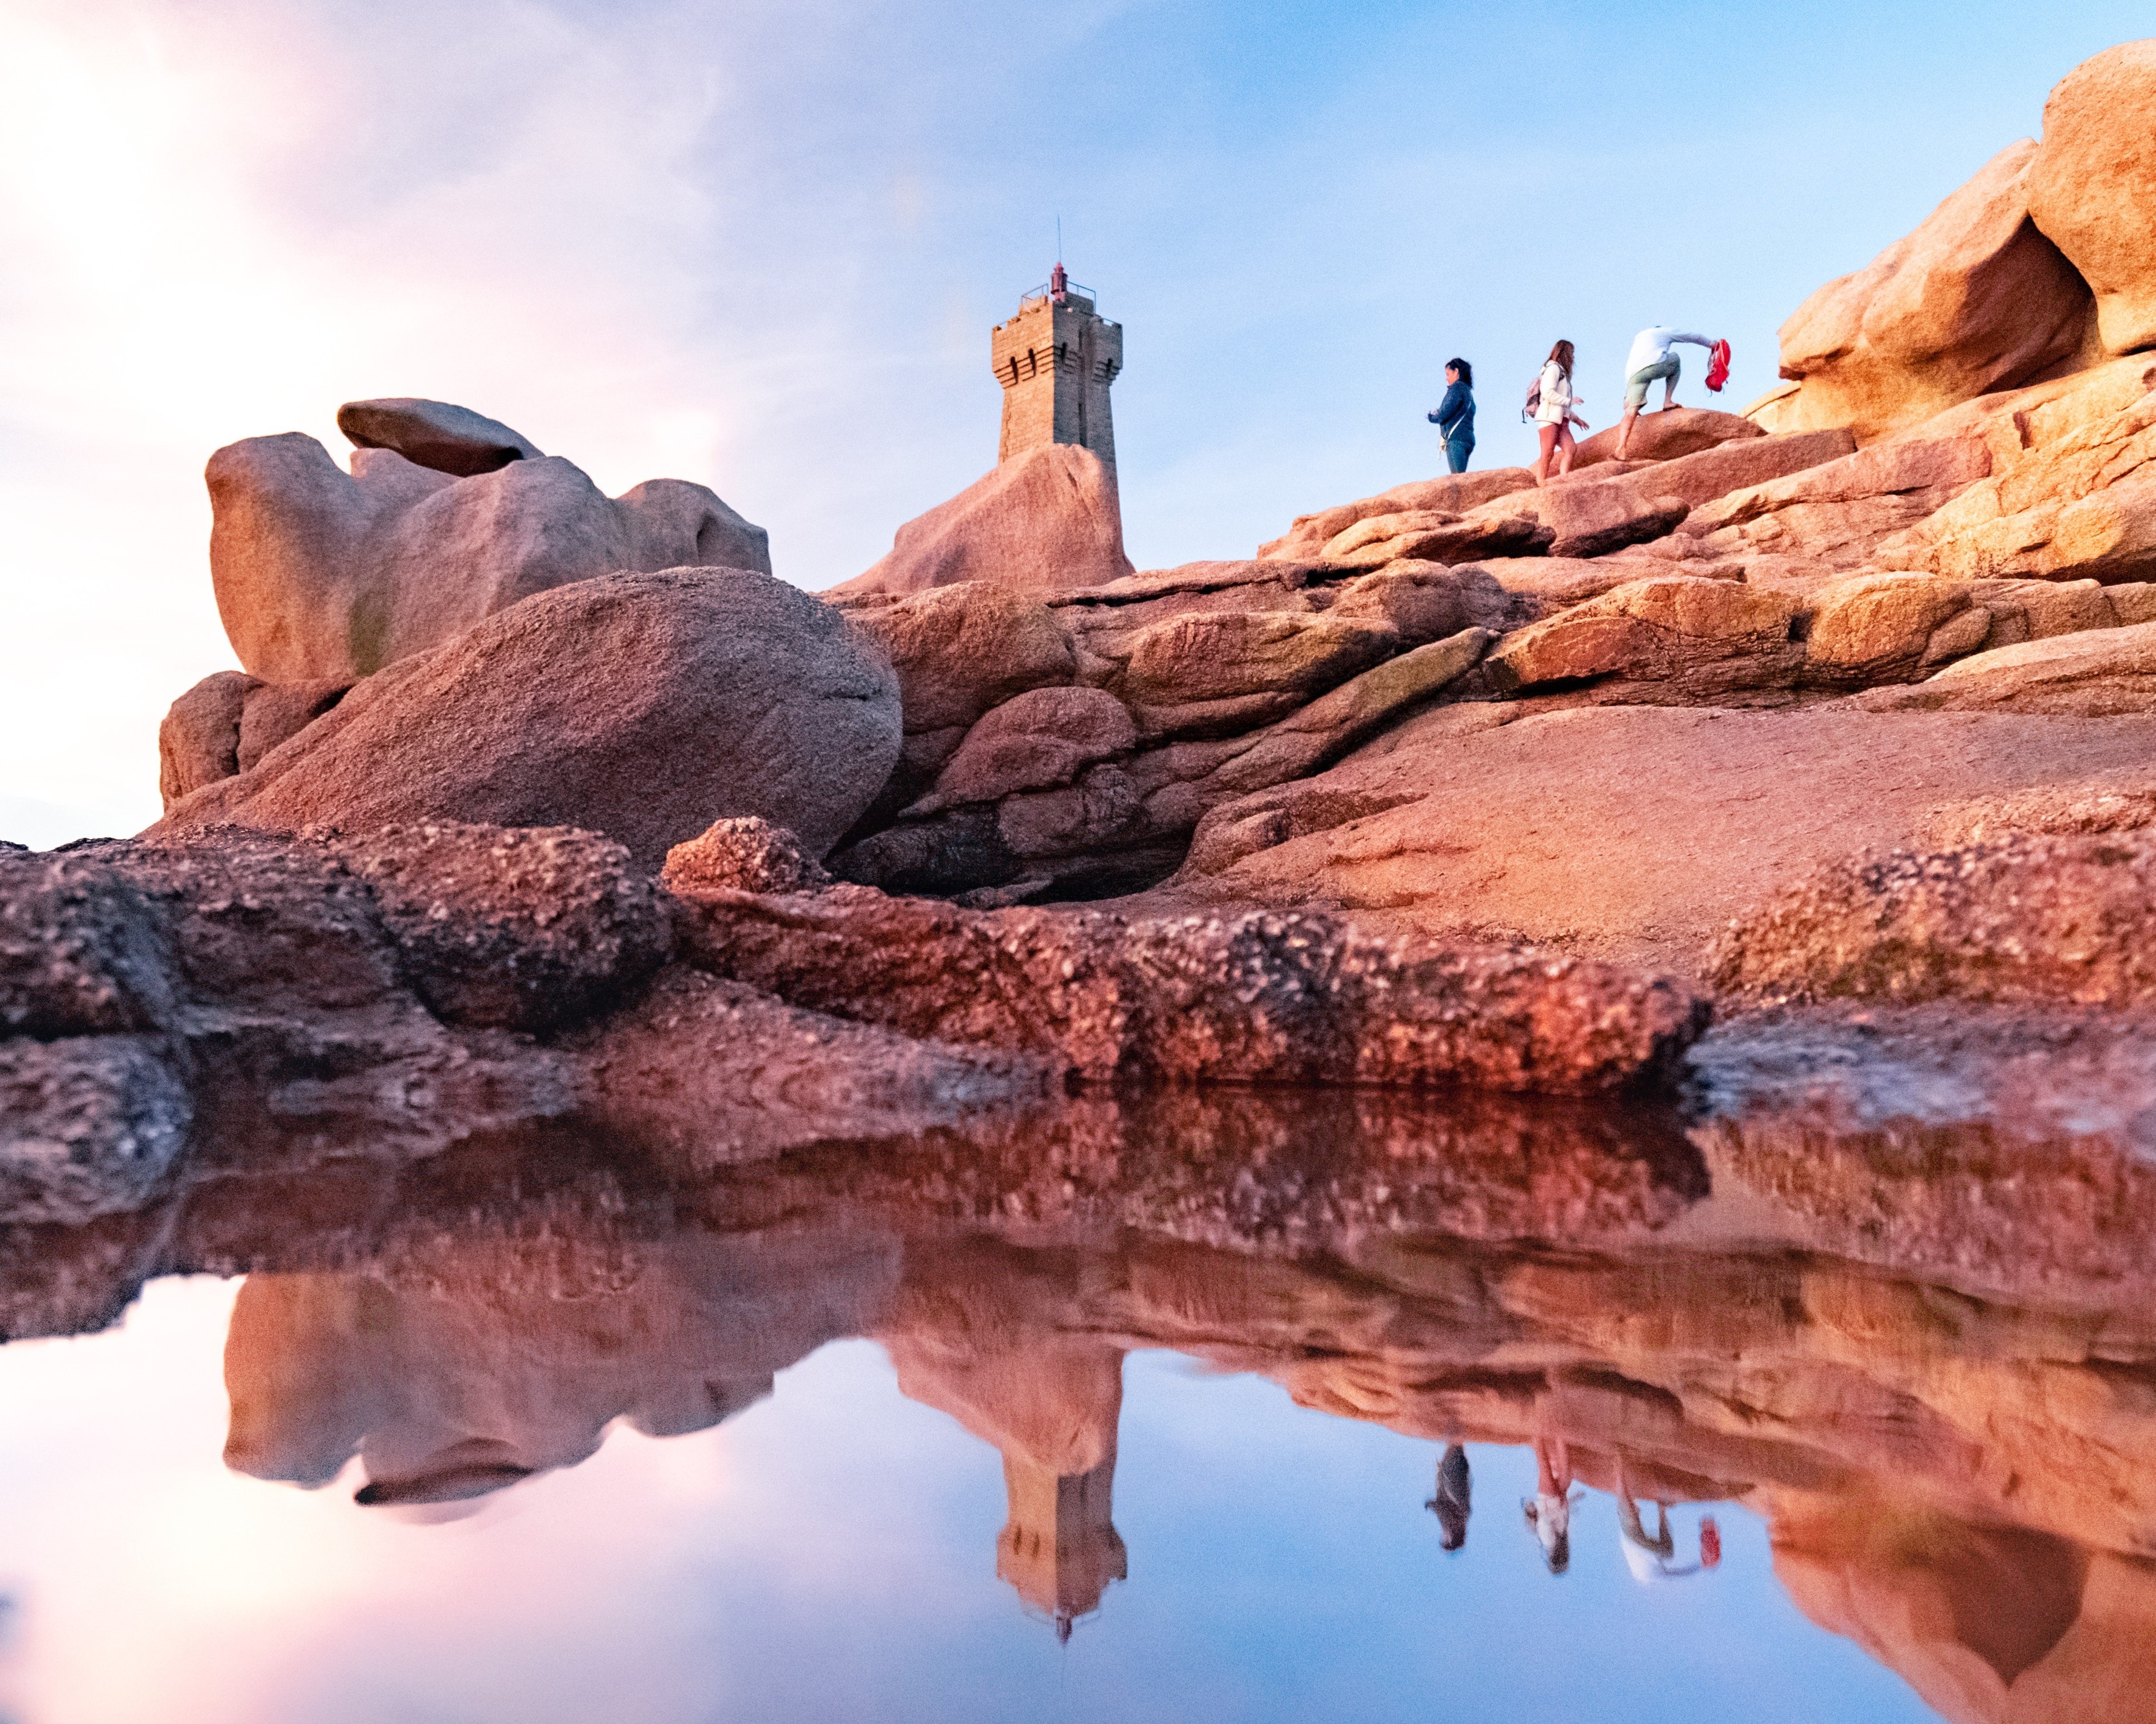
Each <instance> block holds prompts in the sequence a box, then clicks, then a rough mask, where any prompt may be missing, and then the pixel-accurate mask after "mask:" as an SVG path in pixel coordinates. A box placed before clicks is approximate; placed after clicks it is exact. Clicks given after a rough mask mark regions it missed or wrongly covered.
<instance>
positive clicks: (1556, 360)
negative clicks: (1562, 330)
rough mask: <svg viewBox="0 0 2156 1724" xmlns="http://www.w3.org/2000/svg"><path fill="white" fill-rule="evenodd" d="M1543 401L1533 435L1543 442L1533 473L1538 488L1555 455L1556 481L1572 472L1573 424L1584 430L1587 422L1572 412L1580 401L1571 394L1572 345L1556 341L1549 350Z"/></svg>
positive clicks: (1544, 365)
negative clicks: (1551, 458) (1552, 455)
mask: <svg viewBox="0 0 2156 1724" xmlns="http://www.w3.org/2000/svg"><path fill="white" fill-rule="evenodd" d="M1539 387H1541V390H1542V400H1541V401H1540V403H1537V406H1536V408H1535V432H1536V434H1537V436H1539V437H1540V438H1541V439H1542V449H1541V450H1540V452H1539V453H1537V455H1536V456H1535V464H1534V468H1533V469H1532V470H1533V472H1534V475H1535V483H1536V484H1537V485H1541V484H1542V483H1543V481H1544V480H1546V479H1548V476H1549V464H1550V456H1551V454H1553V453H1554V454H1556V456H1557V476H1558V478H1559V479H1562V478H1563V477H1564V475H1566V474H1568V473H1569V472H1571V471H1572V452H1573V449H1575V448H1576V447H1577V446H1578V445H1577V444H1575V443H1574V441H1573V435H1572V428H1573V426H1574V425H1577V426H1578V427H1579V428H1580V429H1581V430H1583V431H1584V430H1585V429H1586V428H1587V421H1586V420H1585V419H1584V418H1581V417H1580V416H1579V415H1578V413H1575V412H1573V408H1576V407H1578V405H1579V404H1580V399H1581V398H1580V397H1578V396H1577V395H1575V394H1573V393H1572V343H1571V342H1569V341H1559V342H1558V344H1557V346H1554V347H1553V348H1551V349H1550V356H1549V358H1548V360H1547V361H1545V362H1544V363H1543V376H1542V382H1541V384H1540V386H1539Z"/></svg>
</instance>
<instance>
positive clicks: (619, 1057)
mask: <svg viewBox="0 0 2156 1724" xmlns="http://www.w3.org/2000/svg"><path fill="white" fill-rule="evenodd" d="M564 1047H565V1049H566V1050H567V1051H568V1052H570V1053H572V1054H574V1055H575V1056H576V1058H577V1061H578V1063H579V1067H580V1071H581V1074H582V1077H583V1101H582V1106H583V1110H584V1111H586V1112H587V1113H588V1115H590V1116H593V1117H594V1118H595V1119H597V1120H598V1121H603V1122H604V1124H605V1125H606V1126H608V1128H609V1129H612V1130H616V1131H625V1132H627V1133H629V1134H630V1135H631V1137H633V1139H634V1142H637V1143H638V1144H639V1146H641V1147H644V1149H645V1150H647V1151H648V1152H649V1151H655V1152H658V1153H659V1155H660V1157H661V1160H662V1162H663V1163H664V1165H665V1167H667V1168H668V1169H669V1170H670V1171H674V1172H696V1171H701V1170H704V1169H707V1168H710V1167H719V1166H724V1165H726V1164H728V1163H731V1162H739V1161H743V1160H747V1159H752V1158H759V1157H768V1156H773V1155H779V1154H783V1153H785V1152H789V1151H794V1150H799V1149H802V1148H805V1147H809V1146H811V1145H816V1144H829V1143H831V1142H846V1141H848V1140H850V1141H852V1142H855V1143H872V1142H881V1141H887V1140H889V1139H891V1138H893V1137H900V1136H901V1135H903V1134H905V1133H907V1132H921V1131H932V1130H936V1129H938V1128H948V1127H951V1126H959V1125H962V1124H964V1123H967V1122H968V1121H978V1120H979V1119H980V1118H982V1117H983V1116H988V1115H993V1113H995V1112H996V1111H998V1110H1009V1109H1014V1108H1015V1109H1019V1110H1023V1109H1024V1108H1026V1107H1029V1106H1033V1105H1034V1104H1037V1103H1039V1101H1042V1100H1044V1099H1045V1097H1046V1096H1047V1095H1049V1094H1050V1090H1051V1086H1052V1085H1051V1080H1052V1078H1053V1076H1054V1071H1053V1068H1052V1066H1051V1065H1050V1064H1049V1063H1048V1062H1046V1061H1044V1060H1039V1059H1035V1058H1030V1057H1028V1056H1027V1054H1024V1053H1023V1052H1020V1051H1017V1050H1015V1049H1012V1048H1011V1047H1009V1046H1008V1045H1006V1046H1004V1047H1001V1048H998V1047H990V1048H959V1047H952V1046H949V1045H946V1044H940V1043H937V1042H932V1041H923V1040H919V1039H915V1038H913V1037H911V1036H910V1035H906V1034H898V1033H896V1032H894V1031H893V1030H891V1029H884V1028H880V1027H879V1026H878V1025H876V1024H862V1023H854V1022H849V1021H846V1020H845V1019H844V1018H833V1017H830V1016H826V1015H824V1014H823V1013H817V1012H810V1011H803V1010H799V1009H798V1008H793V1007H790V1006H787V1005H783V1004H782V1003H780V1002H779V1001H778V1000H776V999H774V998H773V997H772V996H771V995H770V994H769V993H764V992H760V991H759V990H757V988H751V987H746V986H744V985H742V983H737V982H727V981H721V980H719V979H717V978H716V977H711V976H709V975H705V974H702V973H700V972H697V971H695V970H685V969H683V968H681V967H680V966H675V967H673V968H670V969H669V970H667V971H666V972H665V974H664V975H663V976H662V977H660V980H659V981H658V982H657V983H655V984H654V986H653V987H652V988H650V990H649V992H648V993H645V994H644V995H643V996H642V997H641V998H639V999H638V1000H637V1001H635V1002H634V1003H633V1004H632V1005H630V1006H629V1008H627V1009H626V1010H624V1011H621V1012H618V1013H615V1014H614V1015H613V1016H612V1017H610V1018H607V1019H605V1020H604V1021H603V1022H602V1023H599V1024H594V1025H593V1026H592V1027H591V1028H590V1029H587V1030H584V1031H583V1032H581V1033H579V1034H575V1035H572V1036H571V1037H570V1038H569V1039H567V1042H566V1043H565V1044H564Z"/></svg>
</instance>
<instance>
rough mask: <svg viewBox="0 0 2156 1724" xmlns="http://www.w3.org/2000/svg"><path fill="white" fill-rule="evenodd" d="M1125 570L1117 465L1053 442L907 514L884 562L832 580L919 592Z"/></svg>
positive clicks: (848, 590)
mask: <svg viewBox="0 0 2156 1724" xmlns="http://www.w3.org/2000/svg"><path fill="white" fill-rule="evenodd" d="M1130 572H1132V570H1131V560H1130V558H1129V557H1126V556H1125V555H1124V554H1123V513H1122V503H1121V501H1120V500H1118V498H1117V496H1116V476H1115V475H1114V473H1113V472H1112V471H1111V470H1110V469H1108V468H1107V467H1106V466H1104V465H1102V464H1101V458H1100V457H1099V456H1098V455H1096V454H1094V453H1093V452H1092V451H1091V449H1082V448H1081V447H1079V446H1078V445H1077V444H1069V443H1051V444H1042V445H1041V446H1040V447H1039V448H1037V449H1029V450H1027V451H1026V452H1025V453H1024V454H1021V455H1014V456H1012V457H1011V459H1009V460H1008V461H1005V462H1004V463H1003V464H1002V465H1000V466H998V467H997V468H996V469H994V470H993V472H991V473H988V474H987V475H984V476H983V477H982V478H980V479H978V480H975V481H974V482H973V484H971V485H968V486H967V487H966V489H965V490H962V491H960V492H959V493H958V495H957V496H955V497H953V498H952V499H951V500H949V501H948V502H947V503H938V504H937V505H936V506H935V507H934V508H933V509H931V510H930V511H928V512H927V514H926V515H922V516H916V518H915V519H913V520H911V521H908V522H906V525H905V526H902V527H901V528H900V529H899V530H898V533H897V536H896V538H895V539H894V540H893V541H892V543H891V550H890V552H888V553H887V554H886V555H885V557H883V558H882V559H881V560H880V562H877V563H876V564H875V566H874V567H871V568H870V569H869V571H868V572H866V573H865V574H861V575H856V576H855V577H854V578H853V579H852V580H850V581H846V582H841V583H840V584H839V586H837V587H834V588H832V589H831V590H832V592H833V593H840V594H852V593H923V592H926V591H927V590H928V589H929V588H930V587H949V586H953V585H956V584H957V583H958V582H962V581H993V582H998V583H999V584H1001V585H1003V586H1005V587H1017V588H1019V590H1020V591H1022V592H1027V593H1059V592H1063V591H1065V590H1066V589H1068V588H1070V587H1098V586H1101V585H1102V584H1103V583H1104V582H1109V581H1113V580H1116V579H1118V578H1120V577H1122V576H1124V575H1127V574H1129V573H1130Z"/></svg>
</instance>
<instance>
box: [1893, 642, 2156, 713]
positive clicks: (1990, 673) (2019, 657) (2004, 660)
mask: <svg viewBox="0 0 2156 1724" xmlns="http://www.w3.org/2000/svg"><path fill="white" fill-rule="evenodd" d="M1859 698H1860V700H1861V701H1862V703H1863V704H1864V705H1865V706H1867V707H1870V708H1871V709H1872V710H1873V711H1917V712H2026V713H2049V714H2052V715H2055V716H2061V717H2074V718H2108V717H2112V716H2116V715H2118V714H2122V713H2143V712H2151V711H2156V621H2151V622H2146V623H2134V624H2133V625H2132V626H2131V627H2128V628H2114V629H2100V630H2096V631H2092V632H2088V633H2076V634H2062V635H2056V636H2053V637H2051V638H2050V639H2040V640H2028V641H2024V642H2022V643H2021V644H2019V645H2014V646H2003V647H1995V648H1994V649H1991V650H1990V651H1988V652H1980V653H1975V654H1972V655H1970V656H1969V657H1968V658H1965V659H1959V660H1958V661H1957V662H1956V663H1954V664H1949V665H1948V666H1947V667H1946V668H1945V669H1944V670H1941V671H1939V672H1938V674H1937V675H1933V676H1930V677H1928V678H1926V679H1925V680H1923V681H1922V682H1920V683H1917V684H1915V685H1913V686H1911V687H1908V688H1893V689H1877V690H1872V691H1871V692H1869V693H1867V694H1865V695H1861V696H1860V697H1859Z"/></svg>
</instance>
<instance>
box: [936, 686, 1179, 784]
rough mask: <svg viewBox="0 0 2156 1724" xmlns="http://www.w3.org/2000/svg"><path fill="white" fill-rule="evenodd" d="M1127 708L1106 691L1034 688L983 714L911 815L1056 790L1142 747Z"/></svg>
mask: <svg viewBox="0 0 2156 1724" xmlns="http://www.w3.org/2000/svg"><path fill="white" fill-rule="evenodd" d="M1137 740H1138V731H1137V726H1136V725H1135V724H1134V723H1132V721H1131V715H1130V712H1129V711H1128V710H1127V708H1126V707H1125V706H1123V703H1122V701H1120V700H1117V699H1116V697H1115V696H1114V695H1111V694H1109V693H1107V692H1106V691H1105V690H1101V689H1091V688H1062V689H1033V690H1029V691H1028V692H1027V693H1025V694H1023V695H1014V696H1013V697H1012V698H1011V699H1010V700H1006V701H1004V704H1003V705H1002V706H998V707H997V708H995V710H994V711H991V712H988V713H986V714H984V715H983V716H982V717H981V718H980V720H979V721H978V722H977V723H976V724H974V725H973V727H972V728H971V729H970V730H968V731H967V732H966V738H965V740H964V741H962V742H961V743H960V744H959V745H958V752H957V753H956V754H954V755H952V757H951V760H950V763H949V764H948V765H947V766H946V767H944V768H943V770H942V772H940V773H938V774H937V778H936V785H935V788H934V790H933V791H932V793H931V794H930V795H929V796H928V797H927V798H925V799H924V801H923V802H922V803H917V804H916V806H915V808H914V809H913V810H912V811H911V812H913V813H916V814H925V813H932V812H933V811H934V809H935V808H943V807H949V806H952V805H955V804H957V803H978V802H994V801H996V800H997V799H998V798H1001V797H1005V796H1009V795H1011V794H1013V793H1015V792H1018V791H1021V790H1058V789H1060V788H1062V787H1063V786H1065V785H1066V784H1068V783H1070V782H1071V781H1072V780H1073V779H1075V778H1076V777H1077V776H1078V774H1079V773H1080V772H1082V771H1083V770H1084V769H1085V768H1086V767H1090V766H1093V765H1096V764H1097V763H1098V762H1101V761H1104V760H1111V759H1113V758H1114V757H1116V756H1117V755H1119V754H1127V753H1129V752H1131V750H1132V749H1133V748H1135V747H1137Z"/></svg>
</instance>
